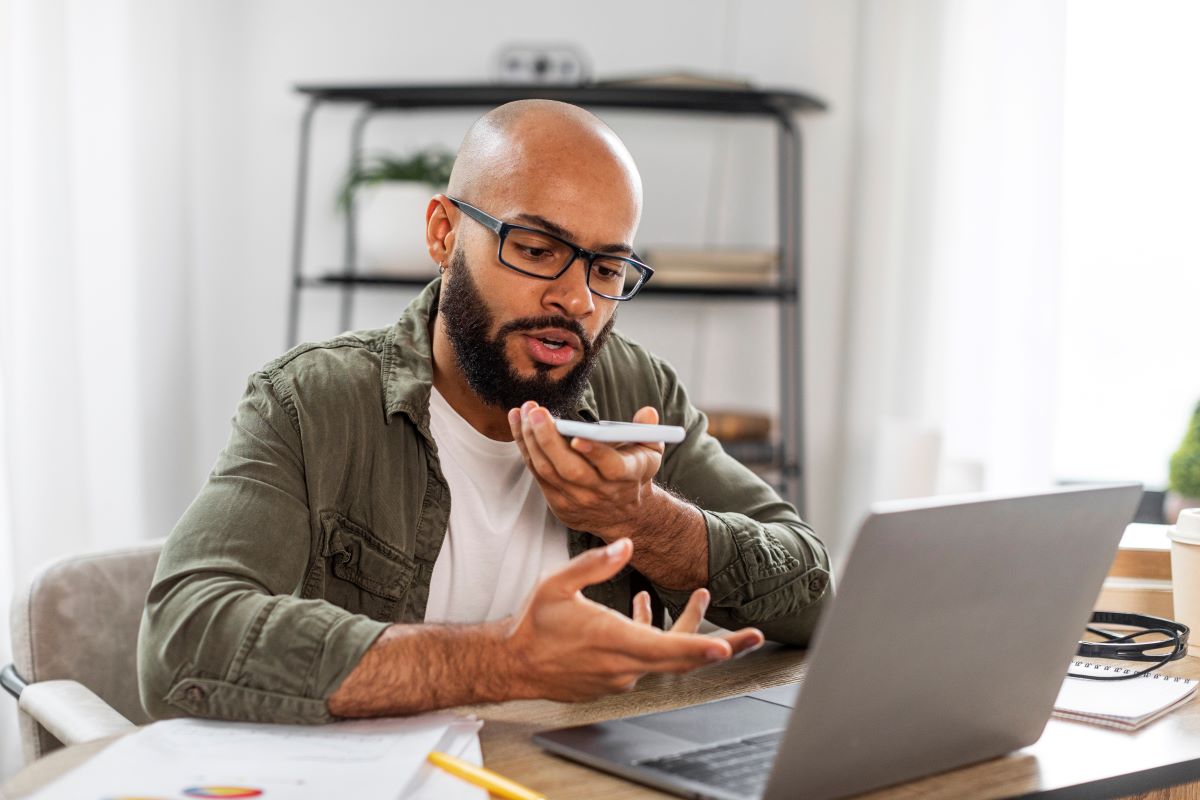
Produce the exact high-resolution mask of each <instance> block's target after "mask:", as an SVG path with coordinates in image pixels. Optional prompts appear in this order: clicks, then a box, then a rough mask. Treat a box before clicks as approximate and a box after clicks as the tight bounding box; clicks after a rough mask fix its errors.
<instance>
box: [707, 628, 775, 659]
mask: <svg viewBox="0 0 1200 800" xmlns="http://www.w3.org/2000/svg"><path fill="white" fill-rule="evenodd" d="M715 638H721V639H724V640H725V641H727V642H729V646H730V647H731V648H733V654H734V655H735V656H736V655H739V654H741V653H748V652H750V651H751V650H757V649H758V648H759V647H762V644H763V642H764V641H766V639H765V638H764V637H763V634H762V631H760V630H759V629H758V628H742V629H741V630H737V631H727V632H725V633H722V634H721V635H720V637H715Z"/></svg>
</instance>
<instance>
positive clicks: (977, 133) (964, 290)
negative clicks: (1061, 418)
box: [834, 0, 1065, 555]
mask: <svg viewBox="0 0 1200 800" xmlns="http://www.w3.org/2000/svg"><path fill="white" fill-rule="evenodd" d="M1064 26H1065V9H1064V0H1014V2H1004V3H997V2H989V0H953V1H951V0H913V1H912V2H905V3H894V2H889V0H868V1H867V2H864V3H863V5H862V17H861V29H860V40H859V68H860V75H859V87H858V89H859V90H858V97H857V105H858V117H859V120H858V121H859V126H860V133H859V141H858V146H857V153H856V155H855V170H856V173H857V174H856V176H855V187H854V191H855V198H856V200H855V203H856V205H855V213H854V223H853V227H852V257H851V264H850V269H851V273H850V279H849V284H848V285H849V288H848V292H847V319H848V320H849V322H848V331H847V348H848V349H847V352H848V354H849V355H848V358H847V360H846V365H845V370H844V373H843V386H842V391H843V408H844V415H845V416H844V420H843V424H844V429H843V434H844V445H843V447H844V449H843V454H844V458H843V469H842V480H841V486H842V493H843V496H842V509H843V514H842V524H841V525H840V526H839V532H840V533H841V534H842V535H843V538H842V539H841V540H840V541H838V542H836V543H835V545H834V549H835V552H836V553H837V554H838V555H842V554H844V553H845V551H846V549H847V546H848V543H849V538H850V534H851V533H852V532H853V530H854V529H855V527H856V526H857V523H858V521H859V520H860V519H861V516H862V514H863V513H864V511H865V509H866V507H867V505H868V504H869V503H870V502H871V501H873V500H877V499H884V498H889V497H901V496H916V495H925V494H934V493H937V492H946V491H957V490H973V489H985V490H1000V489H1009V488H1017V487H1032V486H1037V485H1043V484H1046V483H1049V482H1050V480H1051V478H1052V474H1051V443H1052V441H1053V437H1052V426H1053V417H1054V408H1055V406H1054V397H1053V387H1054V385H1055V384H1054V369H1055V363H1054V358H1055V352H1056V347H1055V324H1056V313H1057V312H1056V294H1055V293H1056V286H1057V283H1058V278H1059V260H1060V259H1059V253H1058V249H1059V245H1058V229H1059V225H1058V220H1059V184H1060V177H1061V164H1060V162H1061V149H1062V148H1061V126H1062V85H1063V56H1064V48H1065V32H1064Z"/></svg>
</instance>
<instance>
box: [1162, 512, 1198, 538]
mask: <svg viewBox="0 0 1200 800" xmlns="http://www.w3.org/2000/svg"><path fill="white" fill-rule="evenodd" d="M1167 535H1168V536H1170V537H1171V538H1172V539H1173V540H1174V541H1176V542H1183V543H1184V544H1200V508H1185V509H1184V510H1183V511H1180V512H1179V520H1178V521H1177V522H1176V523H1175V524H1174V525H1172V526H1171V527H1169V528H1167Z"/></svg>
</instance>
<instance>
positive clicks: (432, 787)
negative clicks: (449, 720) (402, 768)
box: [404, 720, 488, 800]
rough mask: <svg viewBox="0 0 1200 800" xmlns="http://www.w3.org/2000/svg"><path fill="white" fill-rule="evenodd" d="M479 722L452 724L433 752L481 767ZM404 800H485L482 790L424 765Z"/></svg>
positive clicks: (436, 768) (485, 794)
mask: <svg viewBox="0 0 1200 800" xmlns="http://www.w3.org/2000/svg"><path fill="white" fill-rule="evenodd" d="M482 725H483V723H482V722H474V721H470V720H464V721H462V722H456V723H454V724H453V725H451V726H450V728H449V730H447V731H446V734H445V736H443V737H442V741H440V742H439V743H438V744H437V746H436V747H434V748H433V749H434V750H437V751H438V752H441V753H446V754H447V755H452V756H454V757H455V758H461V759H462V760H463V761H469V762H471V763H472V764H475V765H476V766H483V749H482V748H481V747H480V746H479V728H480V727H481V726H482ZM404 797H405V798H407V800H488V793H487V790H486V789H483V788H482V787H479V786H476V785H474V784H472V783H467V782H466V781H464V780H463V779H462V778H458V777H455V776H454V775H451V774H450V773H449V772H446V770H444V769H439V768H438V767H435V766H434V765H433V764H431V763H429V761H426V762H425V763H424V764H422V765H421V768H420V770H419V771H418V772H417V776H416V777H415V778H414V779H413V783H412V784H411V785H410V786H409V787H408V788H407V789H405V793H404Z"/></svg>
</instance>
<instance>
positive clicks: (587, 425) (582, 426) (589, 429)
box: [554, 419, 687, 444]
mask: <svg viewBox="0 0 1200 800" xmlns="http://www.w3.org/2000/svg"><path fill="white" fill-rule="evenodd" d="M554 427H555V428H557V429H558V432H559V433H561V434H562V435H563V436H578V437H579V438H581V439H591V440H592V441H593V442H665V443H667V444H673V443H675V442H682V441H683V437H684V436H686V435H687V431H685V430H684V429H683V428H681V427H679V426H678V425H646V424H644V423H641V422H609V421H607V420H602V421H600V422H576V421H575V420H570V419H556V420H554Z"/></svg>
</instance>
